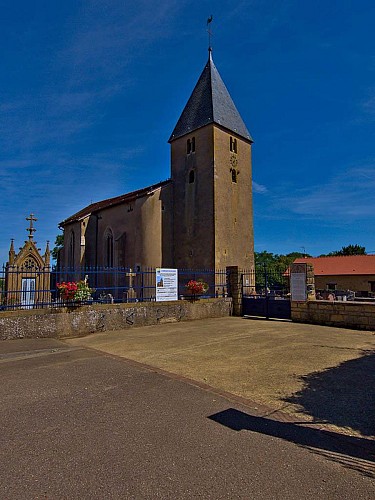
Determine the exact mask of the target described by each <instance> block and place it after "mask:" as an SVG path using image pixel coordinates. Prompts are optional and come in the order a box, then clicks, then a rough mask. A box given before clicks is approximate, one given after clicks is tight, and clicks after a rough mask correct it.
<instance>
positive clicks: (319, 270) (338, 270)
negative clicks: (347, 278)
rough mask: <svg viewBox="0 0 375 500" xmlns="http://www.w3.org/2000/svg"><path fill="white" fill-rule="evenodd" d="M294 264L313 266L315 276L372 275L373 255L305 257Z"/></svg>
mask: <svg viewBox="0 0 375 500" xmlns="http://www.w3.org/2000/svg"><path fill="white" fill-rule="evenodd" d="M294 262H295V263H298V264H299V263H303V262H306V263H308V264H312V265H313V266H314V274H315V275H316V276H339V275H343V274H354V275H358V274H360V275H363V274H374V275H375V255H348V256H342V257H307V258H305V259H303V258H301V259H296V260H295V261H294Z"/></svg>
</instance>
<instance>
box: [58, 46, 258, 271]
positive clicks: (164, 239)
mask: <svg viewBox="0 0 375 500" xmlns="http://www.w3.org/2000/svg"><path fill="white" fill-rule="evenodd" d="M252 142H253V141H252V138H251V136H250V134H249V132H248V130H247V128H246V125H245V124H244V122H243V120H242V118H241V116H240V114H239V112H238V111H237V108H236V106H235V105H234V103H233V101H232V98H231V96H230V95H229V92H228V90H227V88H226V87H225V84H224V82H223V80H222V79H221V77H220V75H219V72H218V70H217V69H216V67H215V65H214V62H213V59H212V52H211V50H209V57H208V61H207V64H206V65H205V67H204V69H203V71H202V74H201V75H200V77H199V79H198V82H197V84H196V86H195V88H194V90H193V92H192V94H191V96H190V98H189V100H188V102H187V104H186V106H185V108H184V110H183V112H182V114H181V116H180V118H179V120H178V122H177V124H176V126H175V128H174V130H173V132H172V134H171V136H170V138H169V143H170V147H171V178H170V179H168V180H166V181H163V182H160V183H159V184H155V185H153V186H148V187H145V188H143V189H139V190H137V191H134V192H131V193H126V194H123V195H120V196H117V197H115V198H109V199H107V200H103V201H99V202H97V203H92V204H91V205H89V206H87V207H85V208H83V209H82V210H80V211H79V212H77V213H76V214H74V215H72V216H71V217H68V218H67V219H65V220H64V221H63V222H61V223H60V227H61V228H62V229H63V231H64V247H63V249H62V252H61V256H60V264H61V265H62V266H65V267H79V266H101V267H122V266H124V267H132V268H135V269H139V270H140V269H142V268H144V267H146V266H149V267H173V268H180V269H181V268H185V269H218V268H224V267H226V266H232V265H236V266H239V267H240V268H242V269H250V268H252V267H253V265H254V252H253V239H254V238H253V212H252V176H251V145H252Z"/></svg>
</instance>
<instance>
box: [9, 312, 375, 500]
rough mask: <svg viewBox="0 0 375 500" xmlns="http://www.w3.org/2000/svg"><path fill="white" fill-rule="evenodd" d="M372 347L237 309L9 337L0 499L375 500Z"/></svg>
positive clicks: (366, 337)
mask: <svg viewBox="0 0 375 500" xmlns="http://www.w3.org/2000/svg"><path fill="white" fill-rule="evenodd" d="M373 350H374V336H373V335H371V333H362V332H350V331H347V330H335V329H324V328H315V327H309V326H299V325H293V324H291V323H282V322H278V323H277V322H263V321H247V320H243V319H240V318H225V319H223V320H205V321H196V322H190V323H178V324H165V325H160V326H157V327H150V328H140V329H130V330H126V331H121V332H113V333H105V334H100V335H92V336H89V337H86V338H80V339H71V340H67V341H58V340H53V339H21V340H13V341H2V342H0V377H1V381H2V383H1V384H0V400H1V405H0V440H1V446H0V463H1V467H0V498H6V499H19V498H48V499H60V498H69V499H86V498H87V499H92V498H95V499H96V498H98V499H102V498H115V499H117V498H118V499H138V498H139V499H143V498H145V499H155V498H163V499H164V498H170V499H180V498H181V499H183V498H186V499H190V498H204V499H206V498H207V499H228V498H230V499H234V498H239V499H249V498H256V499H264V500H268V499H270V498H274V499H280V500H281V499H283V500H284V499H285V498H288V499H296V500H297V499H298V500H300V499H311V500H316V499H322V500H323V499H324V500H325V499H327V498H329V499H337V500H342V499H343V498H345V499H353V500H354V499H355V500H358V499H369V500H370V499H371V500H372V498H374V496H375V441H374V440H373V439H372V438H371V437H372V435H373V413H372V414H371V412H373V403H374V387H375V384H374V380H373V377H374V375H373V374H374V365H373V359H374V355H373ZM319 353H321V355H320V354H319ZM318 358H319V359H318ZM265 371H266V372H267V373H264V372H265ZM301 377H302V378H301ZM371 377H372V378H371ZM294 399H295V400H294ZM288 400H290V401H288ZM345 403H346V406H345ZM371 405H372V406H371ZM278 408H279V409H281V410H282V411H280V410H278ZM296 408H299V409H300V411H301V414H298V416H297V417H296V414H295V411H296ZM286 412H287V413H286ZM371 415H372V416H371ZM306 418H310V419H311V418H313V419H314V422H315V423H308V424H306ZM350 434H355V435H350Z"/></svg>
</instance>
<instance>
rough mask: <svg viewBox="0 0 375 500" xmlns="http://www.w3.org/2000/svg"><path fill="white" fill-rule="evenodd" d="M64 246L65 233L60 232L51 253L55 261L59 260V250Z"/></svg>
mask: <svg viewBox="0 0 375 500" xmlns="http://www.w3.org/2000/svg"><path fill="white" fill-rule="evenodd" d="M63 246H64V235H63V234H58V235H57V236H56V239H55V247H54V248H53V250H52V252H51V255H52V259H53V260H54V261H57V257H58V255H59V251H60V250H61V249H62V248H63Z"/></svg>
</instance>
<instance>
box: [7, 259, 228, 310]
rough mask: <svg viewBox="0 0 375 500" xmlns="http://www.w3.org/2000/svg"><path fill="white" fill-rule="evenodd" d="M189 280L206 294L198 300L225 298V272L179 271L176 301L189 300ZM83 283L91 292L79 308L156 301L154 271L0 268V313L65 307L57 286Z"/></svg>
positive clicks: (223, 270)
mask: <svg viewBox="0 0 375 500" xmlns="http://www.w3.org/2000/svg"><path fill="white" fill-rule="evenodd" d="M190 280H202V281H204V282H205V283H207V284H208V290H207V292H205V293H204V294H203V295H201V296H200V298H212V297H222V296H227V294H228V287H227V273H226V270H225V269H219V270H212V269H194V270H192V269H179V270H178V298H179V299H185V298H189V297H191V293H190V292H189V290H188V289H187V288H186V284H187V283H188V282H189V281H190ZM80 281H86V283H87V286H88V287H89V288H90V289H91V293H90V294H89V298H88V299H86V300H80V302H79V303H80V304H81V305H82V304H92V303H121V302H145V301H155V300H156V270H155V268H150V267H148V268H143V269H142V270H137V271H135V270H133V269H132V268H129V267H118V268H114V267H112V268H108V267H80V268H74V269H73V268H61V267H45V268H36V267H34V268H24V267H22V268H19V267H15V266H8V267H6V266H3V267H2V270H0V309H2V310H15V309H34V308H51V307H65V306H67V305H72V303H74V302H77V301H74V300H65V299H64V298H63V297H62V295H61V292H60V291H59V288H58V285H59V284H61V283H63V282H65V283H69V282H74V283H77V282H80Z"/></svg>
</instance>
